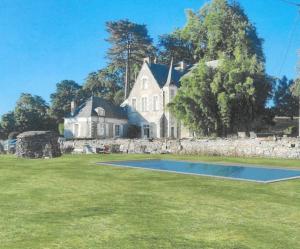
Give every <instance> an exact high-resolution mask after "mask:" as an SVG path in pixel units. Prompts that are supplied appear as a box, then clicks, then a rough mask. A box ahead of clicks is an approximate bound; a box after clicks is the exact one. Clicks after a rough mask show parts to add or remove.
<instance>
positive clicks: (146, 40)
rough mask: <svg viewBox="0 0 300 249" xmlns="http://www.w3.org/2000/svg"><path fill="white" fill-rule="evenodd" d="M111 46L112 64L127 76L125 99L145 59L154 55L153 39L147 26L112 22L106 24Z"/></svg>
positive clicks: (122, 21)
mask: <svg viewBox="0 0 300 249" xmlns="http://www.w3.org/2000/svg"><path fill="white" fill-rule="evenodd" d="M106 28H107V32H108V33H109V38H108V39H107V41H108V42H109V43H110V44H111V47H110V49H109V51H108V55H107V57H108V59H109V60H110V64H112V65H113V66H114V67H115V68H118V69H120V70H121V72H122V75H125V77H124V78H125V86H124V92H125V98H126V97H127V95H128V93H129V91H130V89H131V84H132V83H133V81H134V73H135V72H137V70H138V69H139V67H140V66H141V64H142V62H143V58H144V57H147V56H153V55H154V51H155V50H154V47H153V45H152V39H151V38H150V36H149V34H148V30H147V27H146V25H143V24H137V23H133V22H130V21H129V20H127V19H126V20H119V21H111V22H107V23H106Z"/></svg>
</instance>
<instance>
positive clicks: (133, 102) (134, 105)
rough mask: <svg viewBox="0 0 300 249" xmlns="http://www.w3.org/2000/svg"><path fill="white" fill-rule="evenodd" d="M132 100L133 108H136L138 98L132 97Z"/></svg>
mask: <svg viewBox="0 0 300 249" xmlns="http://www.w3.org/2000/svg"><path fill="white" fill-rule="evenodd" d="M131 102H132V108H133V109H134V110H136V98H132V100H131Z"/></svg>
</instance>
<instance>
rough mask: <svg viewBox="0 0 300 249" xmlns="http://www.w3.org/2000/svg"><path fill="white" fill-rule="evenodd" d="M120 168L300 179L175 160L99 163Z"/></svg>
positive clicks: (276, 171)
mask: <svg viewBox="0 0 300 249" xmlns="http://www.w3.org/2000/svg"><path fill="white" fill-rule="evenodd" d="M98 164H101V165H110V166H118V167H129V168H142V169H149V170H157V171H166V172H176V173H181V174H193V175H202V176H213V177H220V178H228V179H234V180H245V181H255V182H262V183H270V182H277V181H283V180H289V179H295V178H300V170H291V169H282V168H267V167H256V166H234V165H219V164H210V163H202V162H187V161H173V160H134V161H117V162H104V163H102V162H101V163H98Z"/></svg>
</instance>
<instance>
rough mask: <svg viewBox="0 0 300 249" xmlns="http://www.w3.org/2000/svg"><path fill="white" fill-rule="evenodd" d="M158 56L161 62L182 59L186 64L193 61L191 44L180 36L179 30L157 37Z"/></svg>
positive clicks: (167, 62) (166, 62)
mask: <svg viewBox="0 0 300 249" xmlns="http://www.w3.org/2000/svg"><path fill="white" fill-rule="evenodd" d="M158 48H159V49H158V58H159V60H160V61H161V62H162V63H165V64H169V63H170V61H171V60H172V59H173V60H174V62H175V63H177V62H179V61H184V62H186V63H188V64H193V63H194V62H195V58H194V54H193V53H194V48H193V44H192V43H191V42H190V41H189V40H186V39H184V38H183V37H182V34H181V32H180V30H178V31H175V32H173V33H171V34H165V35H162V36H160V37H159V43H158Z"/></svg>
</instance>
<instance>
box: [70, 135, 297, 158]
mask: <svg viewBox="0 0 300 249" xmlns="http://www.w3.org/2000/svg"><path fill="white" fill-rule="evenodd" d="M86 143H89V144H90V145H91V146H92V147H101V146H104V145H106V146H108V147H109V148H112V147H114V146H116V144H117V145H118V146H119V148H120V149H119V151H121V152H123V153H137V154H138V153H151V154H161V153H174V154H202V155H217V156H239V157H243V156H246V157H274V158H294V159H300V140H299V139H297V138H284V139H278V140H276V141H274V140H273V139H272V137H271V138H252V139H250V138H243V139H232V138H230V139H228V138H227V139H221V138H219V139H183V140H165V139H155V140H153V141H149V140H145V139H104V140H91V141H80V140H78V141H66V142H65V143H64V146H71V145H72V146H74V148H75V150H80V148H82V147H83V145H84V144H86Z"/></svg>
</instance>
